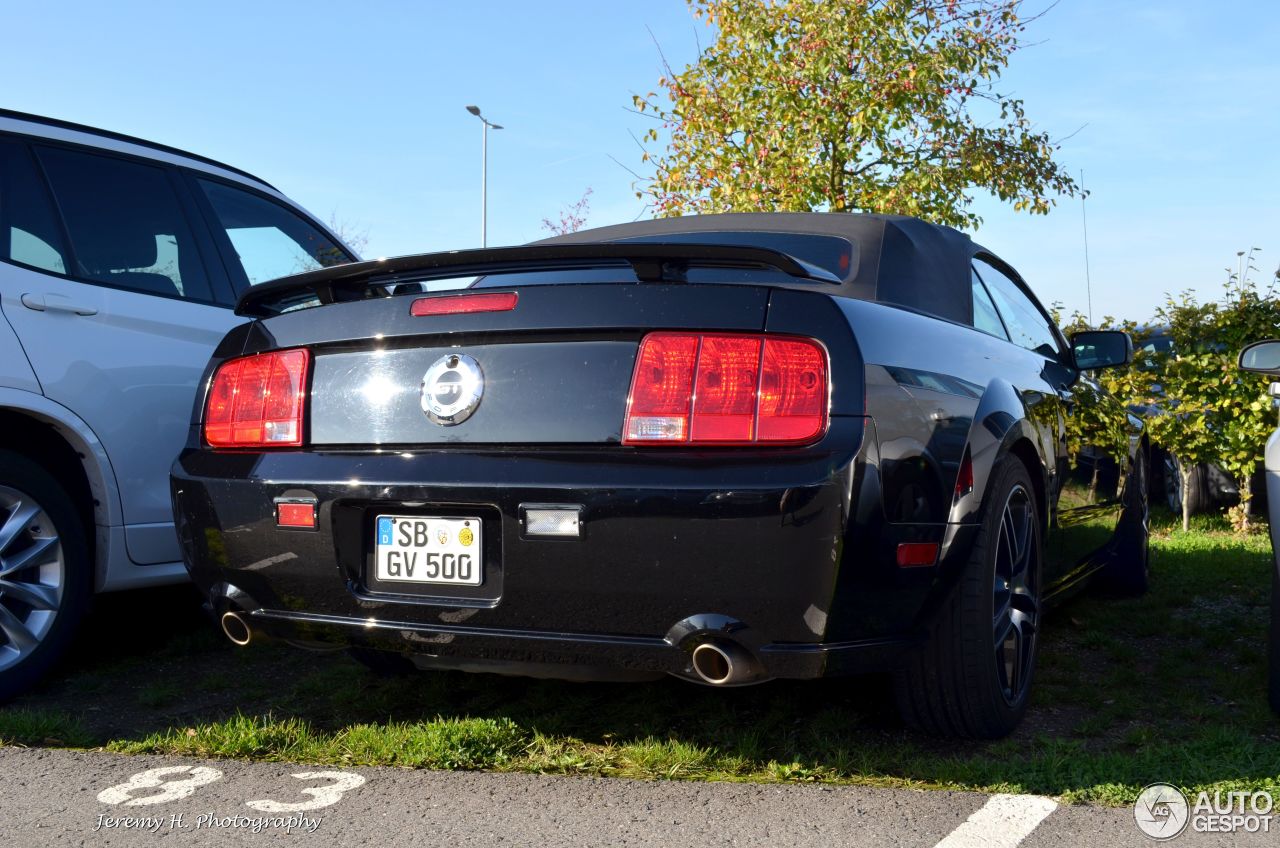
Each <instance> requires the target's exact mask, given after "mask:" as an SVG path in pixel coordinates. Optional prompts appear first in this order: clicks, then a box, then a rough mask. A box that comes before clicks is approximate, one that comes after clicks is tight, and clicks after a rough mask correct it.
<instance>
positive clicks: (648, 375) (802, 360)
mask: <svg viewBox="0 0 1280 848" xmlns="http://www.w3.org/2000/svg"><path fill="white" fill-rule="evenodd" d="M827 382H828V380H827V353H826V349H825V348H823V347H822V345H820V344H819V343H818V342H816V341H814V340H813V339H803V338H793V337H790V336H769V335H762V334H759V333H665V332H662V333H650V334H649V335H647V336H645V337H644V338H643V339H642V340H641V341H640V350H639V351H638V352H637V354H636V370H635V373H634V374H633V375H632V378H631V394H630V396H629V397H628V399H627V416H626V420H625V421H624V422H623V427H622V443H623V444H627V445H641V444H703V445H747V444H805V443H808V442H812V441H815V440H816V439H818V438H819V437H821V436H822V433H823V432H824V431H825V430H826V427H827Z"/></svg>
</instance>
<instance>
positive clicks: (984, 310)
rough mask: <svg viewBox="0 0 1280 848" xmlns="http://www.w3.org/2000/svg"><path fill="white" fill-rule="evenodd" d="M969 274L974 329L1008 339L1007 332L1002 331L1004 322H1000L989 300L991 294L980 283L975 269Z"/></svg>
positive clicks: (994, 307)
mask: <svg viewBox="0 0 1280 848" xmlns="http://www.w3.org/2000/svg"><path fill="white" fill-rule="evenodd" d="M971 276H972V277H973V326H974V329H978V330H981V331H982V332H984V333H989V334H991V335H993V336H995V337H996V338H998V339H1004V340H1005V341H1008V340H1009V334H1008V333H1006V332H1005V331H1004V324H1001V323H1000V314H999V313H998V312H996V305H995V304H994V303H992V302H991V295H990V294H988V293H987V287H986V286H984V285H983V284H982V279H981V278H980V277H979V276H978V272H977V271H974V272H973V273H972V275H971Z"/></svg>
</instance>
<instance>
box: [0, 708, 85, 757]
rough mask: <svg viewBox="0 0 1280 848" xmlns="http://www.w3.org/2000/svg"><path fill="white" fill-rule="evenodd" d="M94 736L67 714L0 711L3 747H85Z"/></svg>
mask: <svg viewBox="0 0 1280 848" xmlns="http://www.w3.org/2000/svg"><path fill="white" fill-rule="evenodd" d="M92 744H93V737H92V735H91V734H90V733H89V731H87V730H86V729H85V727H84V725H83V724H81V723H80V721H79V720H78V719H76V718H75V717H73V716H70V715H67V714H66V713H62V712H56V711H49V710H37V709H26V708H20V709H9V710H0V747H3V746H6V745H9V746H15V745H23V746H29V745H45V746H50V747H66V748H85V747H88V746H89V745H92Z"/></svg>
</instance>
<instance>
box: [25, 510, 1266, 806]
mask: <svg viewBox="0 0 1280 848" xmlns="http://www.w3.org/2000/svg"><path fill="white" fill-rule="evenodd" d="M1153 529H1154V534H1153V538H1152V590H1151V592H1150V593H1149V594H1148V595H1146V596H1145V597H1143V598H1139V599H1115V598H1104V597H1099V596H1096V595H1092V594H1089V595H1085V596H1082V597H1080V598H1079V599H1077V600H1074V601H1072V602H1070V603H1069V604H1067V605H1066V606H1063V607H1060V608H1058V609H1057V610H1056V611H1055V612H1054V614H1053V615H1052V616H1051V618H1050V619H1049V621H1048V622H1047V626H1046V629H1045V632H1044V640H1043V643H1042V647H1041V654H1040V658H1041V662H1040V667H1039V671H1038V675H1039V676H1038V679H1037V684H1036V687H1037V688H1036V691H1035V695H1034V702H1033V705H1032V709H1031V711H1030V712H1029V714H1028V717H1027V721H1026V722H1025V723H1024V726H1023V727H1022V728H1020V729H1019V731H1018V732H1017V733H1015V734H1014V736H1012V737H1010V738H1009V739H1006V740H1002V741H999V742H994V743H958V742H945V741H939V740H934V739H929V738H926V737H922V736H919V735H916V734H913V733H910V732H908V731H906V730H904V729H902V728H901V727H900V726H899V725H898V724H897V722H896V719H895V717H894V714H893V710H892V706H891V704H889V703H888V702H887V699H886V698H885V697H884V695H883V693H884V690H885V681H884V680H882V679H879V678H874V677H860V678H851V679H848V680H830V681H815V682H783V681H780V682H775V683H770V684H767V685H764V686H759V687H751V688H746V689H738V690H716V691H712V690H706V689H702V688H698V687H693V686H690V685H688V684H685V683H682V682H679V681H675V680H669V681H664V682H660V683H654V684H575V683H562V682H553V681H538V680H527V679H520V678H502V677H496V676H491V675H466V674H461V673H433V674H420V675H413V676H409V677H405V678H391V679H383V678H378V677H375V676H373V675H372V674H369V673H367V672H365V671H363V670H362V669H360V668H358V667H357V666H355V665H354V664H353V663H352V661H350V660H349V659H347V658H346V657H345V656H343V655H341V654H337V655H319V656H316V655H310V654H303V653H300V652H297V651H294V650H292V649H288V648H285V647H279V646H265V647H263V648H261V649H254V650H249V651H235V652H233V651H231V650H230V649H228V648H226V647H224V646H223V645H222V644H221V643H220V642H218V641H217V640H216V639H215V638H214V637H212V636H211V635H209V634H208V633H206V632H205V631H204V630H203V629H202V628H203V627H204V626H205V625H204V624H203V623H201V624H200V625H199V626H192V625H189V624H186V623H185V620H183V621H181V622H179V621H175V623H174V625H173V626H175V627H177V628H179V630H180V631H181V632H180V633H179V635H178V637H175V638H174V639H173V640H170V642H169V643H168V644H167V645H166V646H163V647H160V648H156V649H152V650H139V651H136V652H134V653H133V654H129V655H126V656H123V657H119V656H114V655H113V658H112V660H111V661H104V658H103V656H102V655H101V654H99V653H94V652H93V651H92V650H90V651H89V653H87V654H85V655H83V656H81V657H80V658H78V659H77V660H75V661H73V663H72V667H71V668H70V669H69V671H68V672H67V673H66V674H65V675H64V677H63V678H62V679H61V680H59V681H56V682H54V683H52V684H50V685H48V686H46V687H45V688H44V690H43V691H41V692H38V693H36V694H33V695H31V696H28V697H27V698H25V699H24V700H23V702H21V703H20V704H18V705H17V706H16V707H11V708H9V709H5V710H0V740H3V743H0V744H24V745H65V746H71V747H77V746H89V745H103V746H105V747H107V748H109V749H111V750H114V751H119V752H124V753H142V752H154V753H168V754H188V755H198V756H205V757H235V758H243V759H257V760H287V761H292V762H307V763H323V764H333V765H388V766H401V767H411V768H448V769H490V770H496V771H517V772H532V773H543V774H570V775H575V774H587V775H605V776H619V777H634V778H644V779H679V780H734V781H762V782H777V781H784V782H829V783H856V784H863V785H875V786H904V787H912V788H949V789H971V790H982V791H1001V792H1034V793H1039V794H1047V795H1053V796H1058V797H1061V798H1063V799H1065V800H1067V801H1072V802H1093V803H1101V804H1111V805H1120V804H1126V803H1131V802H1132V800H1133V799H1134V798H1135V797H1136V795H1137V793H1138V791H1139V790H1140V789H1141V787H1143V786H1145V785H1146V784H1148V783H1152V782H1155V781H1167V782H1171V783H1175V784H1179V785H1181V786H1182V787H1183V788H1184V789H1187V790H1191V791H1199V790H1202V789H1209V790H1212V789H1224V790H1225V789H1247V790H1262V789H1266V790H1270V791H1272V792H1280V719H1277V718H1276V717H1275V716H1274V715H1272V714H1271V712H1270V711H1269V709H1268V707H1267V705H1266V701H1265V696H1264V684H1265V665H1266V648H1265V636H1266V624H1267V616H1268V597H1269V595H1268V593H1269V590H1270V586H1269V582H1268V568H1269V561H1270V560H1269V557H1270V544H1269V542H1268V540H1267V537H1266V536H1265V535H1261V534H1255V535H1249V536H1237V535H1234V534H1232V533H1230V532H1229V530H1228V529H1227V527H1226V525H1225V522H1223V521H1222V520H1221V519H1218V518H1200V519H1198V520H1197V522H1196V525H1195V527H1194V528H1193V530H1192V532H1189V533H1184V532H1182V531H1181V530H1180V529H1175V527H1174V522H1173V519H1172V517H1171V516H1167V515H1165V516H1161V517H1158V518H1157V520H1156V522H1155V526H1154V528H1153ZM183 628H185V629H183ZM130 679H136V680H137V682H136V684H133V685H131V686H127V687H122V686H121V684H120V683H119V681H121V680H130ZM59 711H61V714H59ZM68 714H71V715H77V716H82V717H83V721H82V720H80V719H70V718H67V715H68Z"/></svg>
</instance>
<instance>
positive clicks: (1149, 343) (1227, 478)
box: [1134, 325, 1266, 515]
mask: <svg viewBox="0 0 1280 848" xmlns="http://www.w3.org/2000/svg"><path fill="white" fill-rule="evenodd" d="M1206 345H1208V347H1209V348H1210V349H1212V350H1217V351H1221V350H1222V349H1223V348H1222V345H1220V344H1217V343H1214V342H1206ZM1173 353H1174V342H1173V336H1172V335H1171V334H1170V332H1169V328H1168V327H1167V326H1160V325H1156V326H1153V327H1147V328H1144V329H1143V330H1142V336H1141V338H1140V339H1139V341H1137V342H1136V343H1135V353H1134V358H1135V361H1136V362H1137V363H1138V367H1140V368H1145V369H1148V370H1151V371H1154V370H1156V369H1157V368H1158V367H1159V365H1158V357H1160V356H1171V355H1172V354H1173ZM1153 390H1154V392H1155V394H1156V395H1157V397H1154V398H1152V399H1151V403H1150V404H1149V405H1148V406H1146V407H1145V408H1144V409H1142V410H1141V414H1143V415H1144V416H1145V415H1151V414H1154V413H1155V412H1157V411H1158V409H1159V405H1160V400H1159V396H1161V394H1162V392H1161V388H1160V385H1159V384H1158V383H1157V384H1156V385H1155V386H1154V387H1153ZM1181 467H1182V460H1180V459H1179V458H1178V457H1176V456H1174V455H1173V454H1172V453H1170V452H1169V451H1167V450H1165V449H1163V448H1161V447H1159V446H1153V447H1152V449H1151V483H1152V492H1151V494H1152V495H1153V496H1154V497H1157V498H1160V499H1162V500H1163V502H1164V504H1165V506H1167V507H1168V508H1169V511H1170V512H1172V513H1173V514H1175V515H1181V514H1182V497H1183V492H1182V476H1181V470H1180V469H1181ZM1252 491H1253V492H1254V493H1255V500H1256V501H1257V503H1265V498H1266V492H1265V486H1264V485H1263V483H1262V480H1261V475H1259V476H1258V479H1257V480H1255V485H1254V486H1253V489H1252ZM1259 494H1260V495H1261V496H1262V497H1261V498H1258V497H1257V495H1259ZM1239 502H1240V486H1239V484H1237V483H1236V480H1235V478H1234V477H1232V476H1231V475H1230V474H1228V473H1227V472H1226V471H1223V470H1222V468H1220V467H1219V466H1218V465H1217V464H1215V463H1212V462H1202V463H1200V464H1198V465H1196V467H1195V468H1194V469H1193V470H1192V473H1191V485H1190V489H1189V491H1188V504H1187V514H1188V515H1199V514H1200V513H1202V512H1209V511H1211V510H1215V509H1219V508H1221V507H1224V506H1233V505H1235V504H1237V503H1239ZM1255 505H1256V504H1255Z"/></svg>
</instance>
